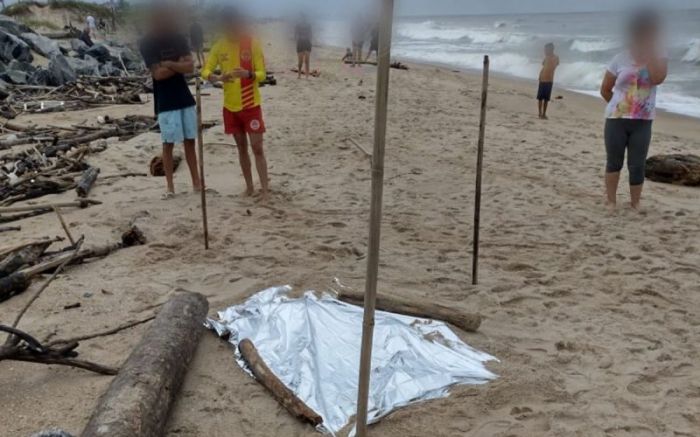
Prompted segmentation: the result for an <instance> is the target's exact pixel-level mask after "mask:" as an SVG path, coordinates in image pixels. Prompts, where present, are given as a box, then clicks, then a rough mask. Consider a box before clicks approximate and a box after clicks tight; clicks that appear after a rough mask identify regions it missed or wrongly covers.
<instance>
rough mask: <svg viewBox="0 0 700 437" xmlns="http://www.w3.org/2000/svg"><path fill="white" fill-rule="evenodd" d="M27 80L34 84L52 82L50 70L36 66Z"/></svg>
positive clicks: (48, 83)
mask: <svg viewBox="0 0 700 437" xmlns="http://www.w3.org/2000/svg"><path fill="white" fill-rule="evenodd" d="M29 81H30V82H31V83H32V84H34V85H51V84H52V82H53V81H52V78H51V72H50V71H49V70H46V69H44V68H38V69H37V70H36V71H35V72H34V73H32V74H31V76H30V78H29Z"/></svg>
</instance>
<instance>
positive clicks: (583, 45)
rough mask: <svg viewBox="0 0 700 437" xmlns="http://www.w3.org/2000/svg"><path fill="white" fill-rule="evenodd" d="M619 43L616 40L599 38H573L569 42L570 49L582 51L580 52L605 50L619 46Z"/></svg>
mask: <svg viewBox="0 0 700 437" xmlns="http://www.w3.org/2000/svg"><path fill="white" fill-rule="evenodd" d="M619 47H620V44H619V43H618V42H616V41H611V40H605V39H603V40H600V39H597V40H596V39H592V40H584V39H575V40H574V41H573V42H572V43H571V47H570V49H571V50H574V51H577V52H582V53H591V52H606V51H609V50H612V49H616V48H619Z"/></svg>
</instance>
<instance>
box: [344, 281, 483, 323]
mask: <svg viewBox="0 0 700 437" xmlns="http://www.w3.org/2000/svg"><path fill="white" fill-rule="evenodd" d="M338 299H340V300H342V301H343V302H347V303H350V304H353V305H360V306H362V305H363V303H364V300H365V296H364V294H363V293H358V292H356V291H352V290H343V291H341V292H339V293H338ZM377 308H378V309H380V310H382V311H388V312H391V313H397V314H404V315H407V316H412V317H420V318H423V319H433V320H440V321H443V322H447V323H449V324H451V325H453V326H456V327H457V328H460V329H462V330H464V331H467V332H476V331H477V330H478V329H479V327H480V326H481V316H480V315H479V314H469V313H464V312H462V311H460V310H459V309H457V308H454V307H448V306H445V305H441V304H438V303H434V302H420V303H419V302H415V301H411V300H408V299H404V298H400V297H394V296H386V295H377Z"/></svg>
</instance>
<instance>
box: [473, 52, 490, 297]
mask: <svg viewBox="0 0 700 437" xmlns="http://www.w3.org/2000/svg"><path fill="white" fill-rule="evenodd" d="M488 94H489V57H488V56H484V78H483V83H482V85H481V119H480V121H479V146H478V148H479V151H478V152H477V153H478V156H477V159H476V194H475V196H474V252H473V255H472V258H473V259H472V284H473V285H477V284H478V283H479V228H480V227H481V176H482V173H483V167H484V134H485V133H486V101H487V98H488Z"/></svg>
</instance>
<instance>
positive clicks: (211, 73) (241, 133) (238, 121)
mask: <svg viewBox="0 0 700 437" xmlns="http://www.w3.org/2000/svg"><path fill="white" fill-rule="evenodd" d="M222 19H223V25H224V26H223V27H224V32H223V37H222V38H221V39H220V40H219V41H217V42H216V43H215V44H214V45H213V46H212V49H211V52H210V53H209V57H208V59H207V63H206V66H205V67H204V69H203V70H202V77H203V78H204V79H205V80H209V81H211V82H223V83H224V110H223V117H224V130H225V132H226V133H227V134H230V135H233V137H234V139H235V141H236V145H237V147H238V157H239V161H240V166H241V170H242V171H243V178H244V179H245V184H246V191H245V195H247V196H252V195H253V194H254V193H255V186H254V184H253V174H252V171H251V161H250V155H249V154H248V149H249V144H250V148H252V149H253V155H255V167H256V168H257V171H258V176H259V178H260V185H261V186H262V190H261V195H262V201H263V202H266V201H267V200H268V196H269V188H268V176H267V159H266V158H265V151H264V149H263V133H264V132H265V122H264V120H263V113H262V108H261V106H260V105H261V101H262V100H261V98H260V89H259V84H260V82H262V81H264V80H265V77H266V71H265V59H264V56H263V51H262V46H261V45H260V42H259V41H258V40H257V39H256V38H253V37H252V36H251V34H250V32H249V30H248V23H247V22H246V20H245V18H244V17H243V16H242V15H241V14H240V13H239V12H238V11H236V10H234V9H227V10H226V12H225V13H224V14H223V15H222ZM217 69H220V71H221V73H220V74H217V73H215V71H216V70H217Z"/></svg>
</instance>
